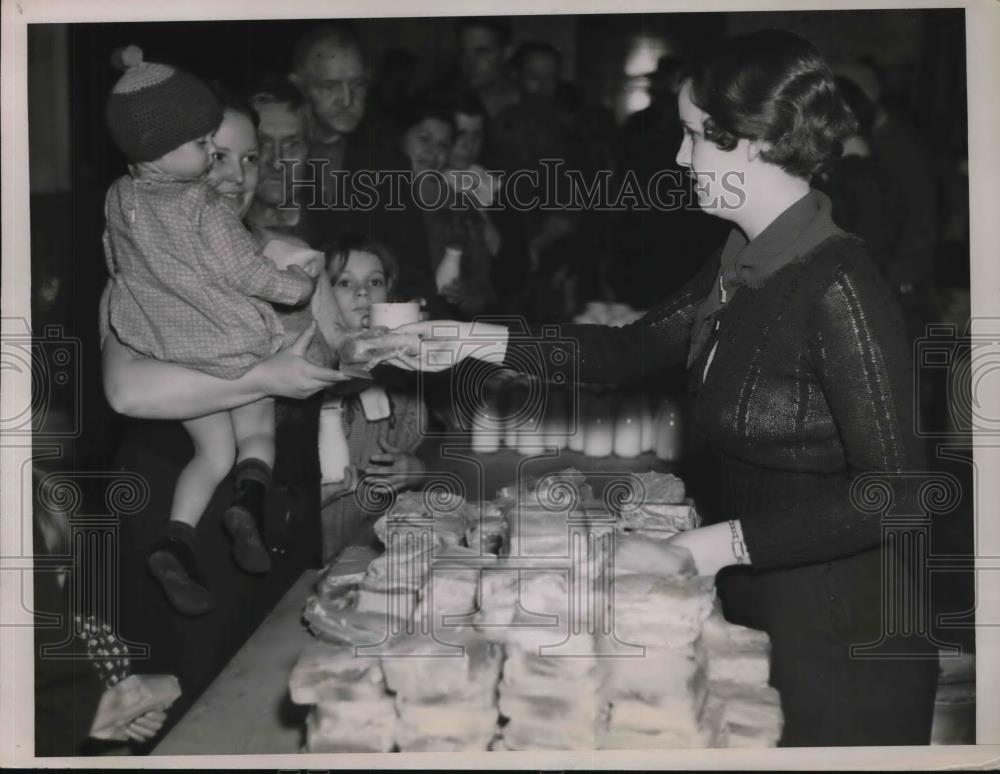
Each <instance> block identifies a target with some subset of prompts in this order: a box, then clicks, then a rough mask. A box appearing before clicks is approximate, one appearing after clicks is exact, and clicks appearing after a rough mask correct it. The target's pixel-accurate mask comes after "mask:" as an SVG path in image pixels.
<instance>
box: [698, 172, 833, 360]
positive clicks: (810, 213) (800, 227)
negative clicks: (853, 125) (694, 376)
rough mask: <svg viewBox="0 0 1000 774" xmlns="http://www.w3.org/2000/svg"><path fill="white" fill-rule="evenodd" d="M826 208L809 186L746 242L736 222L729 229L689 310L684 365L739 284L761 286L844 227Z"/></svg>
mask: <svg viewBox="0 0 1000 774" xmlns="http://www.w3.org/2000/svg"><path fill="white" fill-rule="evenodd" d="M832 209H833V207H832V205H831V204H830V199H829V198H828V197H827V196H826V194H824V193H821V192H820V191H816V190H813V189H810V190H809V192H808V193H807V194H806V195H805V196H803V197H802V198H801V199H799V200H798V201H797V202H795V203H794V204H793V205H791V206H790V207H789V208H788V209H786V210H785V211H784V212H782V213H781V214H780V215H779V216H778V217H777V218H775V219H774V220H773V221H772V222H771V224H770V225H769V226H768V227H767V228H765V229H764V230H763V231H762V232H761V233H760V234H758V235H757V238H756V239H754V240H752V241H749V242H748V241H747V238H746V236H744V234H743V232H742V231H740V230H739V229H738V228H734V229H733V230H732V232H730V234H729V239H727V240H726V244H725V246H724V247H723V248H722V259H721V265H720V267H719V274H718V276H717V277H716V282H715V285H714V287H713V288H712V290H711V291H709V293H708V295H707V296H706V297H705V300H704V301H702V302H701V305H700V306H699V307H698V309H697V310H696V311H695V317H694V325H693V327H692V336H691V349H690V352H689V353H688V367H689V368H690V367H691V365H692V364H693V363H694V362H695V361H696V360H697V359H698V356H699V355H700V354H701V353H702V351H703V350H704V349H705V346H706V345H707V344H708V342H709V340H710V339H711V338H712V332H713V329H714V328H716V326H717V324H718V322H719V318H720V316H721V313H722V310H723V309H724V308H725V305H726V304H727V303H728V302H729V301H731V300H732V298H733V296H734V295H735V294H736V292H737V291H738V290H739V288H741V287H748V288H759V287H761V286H762V285H763V284H764V282H765V280H767V278H768V277H770V276H771V275H772V274H774V273H775V272H776V271H778V270H779V269H781V268H783V267H784V266H786V265H788V264H789V263H791V262H792V261H794V260H796V259H797V258H801V257H802V256H804V255H807V254H808V253H809V251H810V250H812V249H813V248H814V247H816V246H817V245H819V244H820V243H822V242H824V241H826V240H827V239H828V238H829V237H831V236H835V235H837V234H843V233H844V232H843V231H842V230H841V229H840V228H838V227H837V226H836V225H835V224H834V222H833V218H832V217H831V211H832Z"/></svg>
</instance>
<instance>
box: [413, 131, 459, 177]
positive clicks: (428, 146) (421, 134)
mask: <svg viewBox="0 0 1000 774" xmlns="http://www.w3.org/2000/svg"><path fill="white" fill-rule="evenodd" d="M451 140H452V137H451V126H449V125H448V124H447V123H445V122H444V121H442V120H440V119H438V118H425V119H424V120H423V121H420V122H419V123H416V124H414V125H413V126H411V127H410V128H409V129H408V130H407V132H406V134H405V135H403V152H404V153H405V154H406V155H407V157H408V158H409V159H410V169H412V170H413V171H414V172H424V171H427V170H431V171H438V172H440V171H441V170H443V169H444V167H445V164H447V163H448V157H449V155H450V154H451Z"/></svg>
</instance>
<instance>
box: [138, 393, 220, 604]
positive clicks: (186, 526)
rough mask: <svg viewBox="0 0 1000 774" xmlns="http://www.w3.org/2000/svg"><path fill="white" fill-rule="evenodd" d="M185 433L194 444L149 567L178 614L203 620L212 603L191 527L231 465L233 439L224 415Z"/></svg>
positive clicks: (193, 423) (197, 422) (194, 423)
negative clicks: (192, 455)
mask: <svg viewBox="0 0 1000 774" xmlns="http://www.w3.org/2000/svg"><path fill="white" fill-rule="evenodd" d="M184 428H185V429H186V430H187V431H188V434H189V435H190V436H191V440H192V441H193V442H194V449H195V452H194V457H193V458H192V459H191V461H190V462H189V463H188V464H187V465H186V466H185V468H184V470H182V471H181V474H180V476H179V477H178V479H177V486H176V487H175V489H174V501H173V504H172V506H171V508H170V521H168V522H167V526H166V529H165V530H164V532H163V535H162V536H161V537H160V539H159V540H157V541H156V543H155V544H154V545H153V548H152V550H151V551H150V554H149V559H148V565H149V569H150V571H151V572H152V573H153V576H154V577H155V578H156V579H157V580H158V581H159V582H160V585H161V586H163V590H164V591H165V592H166V594H167V598H168V599H169V600H170V603H171V604H172V605H173V606H174V607H175V608H176V609H177V610H179V611H180V612H181V613H184V614H185V615H202V614H204V613H207V612H208V611H209V610H211V609H212V607H213V604H214V603H213V600H212V595H211V594H210V593H209V591H208V588H207V587H206V584H205V580H204V578H203V576H202V574H201V572H200V571H199V569H198V562H197V553H196V551H195V529H194V528H195V526H196V525H197V524H198V522H199V521H200V520H201V517H202V514H203V513H204V512H205V509H206V508H207V507H208V503H209V501H210V500H211V499H212V495H213V493H214V492H215V488H216V487H217V486H218V485H219V482H221V481H222V479H223V478H225V477H226V475H227V474H228V473H229V471H230V469H231V468H232V466H233V460H234V458H235V455H236V438H235V435H234V434H233V423H232V420H231V419H230V417H229V413H228V412H221V413H218V414H210V415H208V416H205V417H199V418H198V419H192V420H189V421H187V422H184Z"/></svg>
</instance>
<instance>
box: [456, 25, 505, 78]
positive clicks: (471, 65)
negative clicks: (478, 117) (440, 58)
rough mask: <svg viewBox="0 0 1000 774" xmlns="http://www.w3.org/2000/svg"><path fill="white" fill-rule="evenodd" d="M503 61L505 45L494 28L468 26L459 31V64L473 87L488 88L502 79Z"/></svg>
mask: <svg viewBox="0 0 1000 774" xmlns="http://www.w3.org/2000/svg"><path fill="white" fill-rule="evenodd" d="M503 63H504V51H503V46H502V45H501V43H500V40H499V38H498V37H497V35H496V33H495V32H493V30H491V29H489V28H487V27H466V28H465V29H463V30H462V31H461V32H460V33H459V35H458V66H459V69H460V70H461V72H462V77H463V78H464V79H465V82H466V83H467V84H468V85H469V86H470V87H471V88H473V89H482V88H486V87H487V86H492V85H493V84H494V83H496V82H497V81H498V80H500V76H501V74H502V72H503Z"/></svg>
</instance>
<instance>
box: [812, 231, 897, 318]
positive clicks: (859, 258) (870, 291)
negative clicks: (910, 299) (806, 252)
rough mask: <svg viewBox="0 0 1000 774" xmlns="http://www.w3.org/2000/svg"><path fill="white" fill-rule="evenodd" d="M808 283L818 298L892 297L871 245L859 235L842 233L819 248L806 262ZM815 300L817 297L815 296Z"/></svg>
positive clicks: (832, 237)
mask: <svg viewBox="0 0 1000 774" xmlns="http://www.w3.org/2000/svg"><path fill="white" fill-rule="evenodd" d="M803 271H804V274H805V278H806V282H807V284H808V285H810V286H812V288H813V290H814V292H815V293H816V295H817V296H818V297H819V298H823V297H828V296H829V294H830V292H831V291H836V292H837V294H842V293H843V292H848V293H850V294H852V295H854V296H855V297H856V298H857V299H858V300H859V303H860V299H862V298H864V297H867V298H883V299H884V300H885V302H886V303H888V302H889V299H890V298H891V297H892V292H891V290H890V289H889V286H888V284H887V283H886V281H885V278H884V277H883V276H882V271H881V269H880V268H879V266H878V264H877V263H876V262H875V260H874V258H873V257H872V254H871V251H870V250H869V249H868V245H867V244H866V243H865V242H864V240H863V239H861V238H860V237H858V236H855V235H854V234H849V233H847V232H841V233H839V234H836V235H834V236H831V237H829V238H828V239H827V240H825V241H824V242H823V243H821V244H820V245H818V246H817V247H816V248H815V250H814V251H813V255H812V256H811V258H810V259H809V260H808V261H806V262H805V263H804V268H803ZM813 299H814V300H815V297H813Z"/></svg>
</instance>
